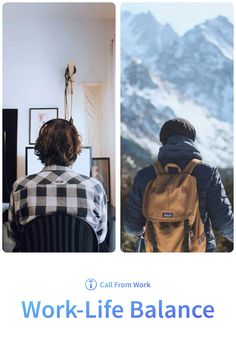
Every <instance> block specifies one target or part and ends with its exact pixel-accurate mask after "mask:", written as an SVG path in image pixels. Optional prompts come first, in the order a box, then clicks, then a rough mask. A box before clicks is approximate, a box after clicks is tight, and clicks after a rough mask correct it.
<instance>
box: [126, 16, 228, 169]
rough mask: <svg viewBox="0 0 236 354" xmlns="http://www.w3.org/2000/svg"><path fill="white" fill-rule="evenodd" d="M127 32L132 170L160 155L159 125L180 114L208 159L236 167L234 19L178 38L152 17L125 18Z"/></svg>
mask: <svg viewBox="0 0 236 354" xmlns="http://www.w3.org/2000/svg"><path fill="white" fill-rule="evenodd" d="M121 28H122V33H121V46H122V60H121V62H122V71H121V72H122V82H121V89H122V106H121V121H122V123H121V134H122V155H123V156H122V163H123V162H124V161H125V162H124V164H125V167H126V169H129V168H130V169H131V170H133V169H139V168H140V167H143V166H142V164H144V163H145V156H148V158H149V159H150V156H152V157H154V156H156V154H157V152H158V147H159V144H160V143H159V139H158V137H159V131H160V128H161V126H162V124H163V123H164V122H165V121H166V120H168V119H171V118H174V117H182V118H186V119H188V120H190V121H191V122H192V123H193V124H194V126H195V127H196V130H197V140H196V145H197V146H198V147H199V149H200V151H201V153H202V155H203V158H204V161H206V162H208V163H210V164H215V165H216V166H218V167H221V168H225V167H230V166H232V156H233V148H232V145H233V144H232V141H233V129H232V112H233V107H232V104H233V83H232V76H233V75H232V70H233V62H232V25H231V24H230V23H229V22H228V20H227V19H226V18H224V17H222V16H219V17H218V18H216V19H213V20H208V21H206V22H205V23H204V24H200V25H199V26H196V27H194V28H193V29H192V30H190V31H188V32H187V33H186V34H185V35H184V36H181V37H180V36H178V35H177V34H176V33H175V32H174V31H173V30H172V29H171V27H170V26H169V25H164V26H162V25H160V24H159V23H158V22H157V21H156V20H155V18H154V17H153V15H152V14H151V13H147V14H138V15H132V14H129V13H123V14H122V26H121ZM173 32H174V33H173ZM166 38H167V39H169V40H166ZM123 147H124V150H123Z"/></svg>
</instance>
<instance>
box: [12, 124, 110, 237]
mask: <svg viewBox="0 0 236 354" xmlns="http://www.w3.org/2000/svg"><path fill="white" fill-rule="evenodd" d="M80 151H81V137H80V135H79V134H78V132H77V130H76V128H75V126H74V125H73V124H72V123H71V122H68V121H67V120H65V119H53V120H50V121H48V122H46V123H45V124H44V125H43V126H42V127H41V129H40V131H39V136H38V139H37V141H36V144H35V154H36V155H37V156H38V157H39V159H40V160H41V162H42V163H43V164H44V165H45V167H44V168H43V170H42V171H40V172H39V173H38V174H34V175H30V176H26V177H22V178H19V179H18V180H17V181H16V182H15V183H14V184H13V188H12V193H11V197H10V207H9V216H8V221H9V236H10V237H11V238H13V239H14V240H15V241H17V235H18V233H19V231H20V230H21V228H22V226H24V225H26V224H27V223H29V222H30V221H31V220H33V219H34V218H36V217H37V216H40V215H46V214H53V213H63V214H72V215H77V216H79V217H81V218H82V219H84V220H85V221H86V222H87V223H89V224H90V225H91V226H92V228H93V229H94V231H95V232H96V234H97V238H98V242H99V243H101V242H103V241H104V239H105V237H106V233H107V197H106V195H105V191H104V189H103V186H102V184H101V183H100V182H99V181H98V180H96V179H94V178H91V177H88V176H84V175H80V174H78V173H76V172H74V171H73V170H72V168H71V166H72V165H73V163H74V162H75V160H76V158H77V155H78V154H79V152H80Z"/></svg>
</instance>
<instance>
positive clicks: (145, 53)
mask: <svg viewBox="0 0 236 354" xmlns="http://www.w3.org/2000/svg"><path fill="white" fill-rule="evenodd" d="M121 28H122V33H121V36H122V40H121V50H122V52H125V53H126V54H127V55H131V56H132V57H138V58H143V59H144V60H145V62H149V61H150V60H152V58H155V59H156V58H157V57H158V55H159V53H160V52H162V51H163V50H164V49H165V48H167V47H169V46H171V45H172V44H173V43H174V41H175V40H176V38H177V37H178V35H177V33H176V32H175V31H174V30H173V29H172V27H171V26H170V25H169V24H166V25H164V26H162V25H161V24H159V23H158V22H157V20H156V19H155V17H154V16H153V15H152V13H151V12H147V13H141V14H137V15H132V14H130V13H129V12H123V13H122V14H121Z"/></svg>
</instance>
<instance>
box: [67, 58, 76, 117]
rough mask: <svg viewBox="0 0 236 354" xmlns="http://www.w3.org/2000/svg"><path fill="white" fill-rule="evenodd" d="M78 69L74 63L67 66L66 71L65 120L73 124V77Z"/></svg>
mask: <svg viewBox="0 0 236 354" xmlns="http://www.w3.org/2000/svg"><path fill="white" fill-rule="evenodd" d="M75 73H76V67H75V65H74V64H73V63H70V64H68V65H67V67H66V70H65V119H66V120H70V121H71V122H72V123H73V94H74V92H73V83H74V81H73V79H72V77H73V75H74V74H75Z"/></svg>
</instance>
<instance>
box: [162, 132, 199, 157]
mask: <svg viewBox="0 0 236 354" xmlns="http://www.w3.org/2000/svg"><path fill="white" fill-rule="evenodd" d="M157 158H158V160H159V159H160V160H161V159H164V160H170V161H171V159H173V160H176V159H177V160H178V159H181V160H191V159H198V160H202V156H201V153H200V151H199V150H198V149H197V147H196V146H195V145H194V143H193V141H192V140H191V139H189V138H187V137H185V136H182V135H172V136H171V137H170V138H169V139H168V141H167V143H166V144H165V145H163V146H162V147H161V148H160V150H159V153H158V156H157Z"/></svg>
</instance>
